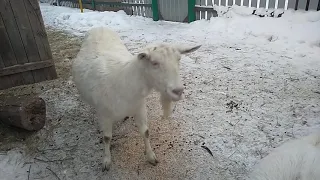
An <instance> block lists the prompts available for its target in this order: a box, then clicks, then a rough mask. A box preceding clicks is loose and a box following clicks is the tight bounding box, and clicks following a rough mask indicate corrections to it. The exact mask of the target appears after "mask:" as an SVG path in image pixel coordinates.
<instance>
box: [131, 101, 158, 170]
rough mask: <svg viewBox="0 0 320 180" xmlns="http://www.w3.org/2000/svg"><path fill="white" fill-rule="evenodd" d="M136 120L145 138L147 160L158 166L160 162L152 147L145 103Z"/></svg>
mask: <svg viewBox="0 0 320 180" xmlns="http://www.w3.org/2000/svg"><path fill="white" fill-rule="evenodd" d="M134 119H135V122H136V124H137V126H138V128H139V132H140V134H141V136H142V137H143V141H144V145H145V155H146V158H147V160H148V162H149V163H151V164H152V165H154V166H155V165H157V163H158V160H157V158H156V155H155V154H154V152H153V150H152V148H151V145H150V139H149V129H148V122H147V111H146V105H145V102H143V104H142V105H141V106H140V108H139V110H138V112H137V114H136V115H135V117H134Z"/></svg>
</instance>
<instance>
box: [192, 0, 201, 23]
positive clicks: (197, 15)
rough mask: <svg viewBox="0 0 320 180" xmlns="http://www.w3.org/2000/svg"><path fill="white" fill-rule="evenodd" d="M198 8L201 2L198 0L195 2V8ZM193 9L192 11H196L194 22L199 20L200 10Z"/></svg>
mask: <svg viewBox="0 0 320 180" xmlns="http://www.w3.org/2000/svg"><path fill="white" fill-rule="evenodd" d="M197 5H198V6H201V1H200V0H196V7H197ZM196 7H195V8H194V10H195V11H196V20H200V14H201V10H202V9H197V8H196Z"/></svg>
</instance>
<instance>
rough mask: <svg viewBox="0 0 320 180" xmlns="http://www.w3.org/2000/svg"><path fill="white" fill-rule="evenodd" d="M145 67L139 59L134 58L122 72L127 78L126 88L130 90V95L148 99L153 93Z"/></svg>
mask: <svg viewBox="0 0 320 180" xmlns="http://www.w3.org/2000/svg"><path fill="white" fill-rule="evenodd" d="M144 68H145V67H144V66H143V64H142V62H140V61H139V60H138V59H136V58H133V59H132V60H130V61H129V62H127V63H126V64H125V65H124V67H123V71H122V72H121V73H122V75H123V76H124V77H123V78H125V79H126V80H125V82H126V84H125V86H126V88H128V89H130V90H131V91H130V94H132V95H135V96H140V97H146V96H147V95H148V94H149V92H150V91H151V89H152V88H151V86H150V85H149V83H148V80H147V78H146V77H145V73H144V72H145V69H144Z"/></svg>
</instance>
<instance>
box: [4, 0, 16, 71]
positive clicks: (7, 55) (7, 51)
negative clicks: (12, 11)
mask: <svg viewBox="0 0 320 180" xmlns="http://www.w3.org/2000/svg"><path fill="white" fill-rule="evenodd" d="M0 5H2V4H0ZM0 47H1V48H0V56H2V57H3V60H2V62H3V66H4V67H7V66H12V65H15V64H17V60H16V58H15V55H14V52H13V48H12V46H11V43H10V39H9V36H8V34H7V30H6V27H5V26H4V22H3V18H2V11H1V14H0Z"/></svg>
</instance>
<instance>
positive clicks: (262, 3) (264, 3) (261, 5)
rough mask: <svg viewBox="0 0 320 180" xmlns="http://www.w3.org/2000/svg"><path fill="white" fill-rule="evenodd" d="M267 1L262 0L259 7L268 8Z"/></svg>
mask: <svg viewBox="0 0 320 180" xmlns="http://www.w3.org/2000/svg"><path fill="white" fill-rule="evenodd" d="M266 3H267V2H266V0H260V5H259V7H260V8H265V7H266Z"/></svg>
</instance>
